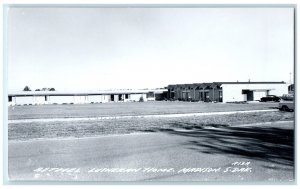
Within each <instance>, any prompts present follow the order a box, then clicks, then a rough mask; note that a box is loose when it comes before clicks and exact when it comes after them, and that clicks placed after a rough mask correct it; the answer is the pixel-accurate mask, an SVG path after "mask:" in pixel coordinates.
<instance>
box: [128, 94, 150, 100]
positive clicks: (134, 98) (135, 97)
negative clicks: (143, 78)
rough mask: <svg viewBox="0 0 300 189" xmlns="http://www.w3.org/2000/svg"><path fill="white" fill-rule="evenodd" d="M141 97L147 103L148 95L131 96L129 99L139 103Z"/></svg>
mask: <svg viewBox="0 0 300 189" xmlns="http://www.w3.org/2000/svg"><path fill="white" fill-rule="evenodd" d="M141 96H142V97H143V98H144V101H147V95H146V94H130V95H129V99H130V101H136V102H138V101H139V100H140V98H141Z"/></svg>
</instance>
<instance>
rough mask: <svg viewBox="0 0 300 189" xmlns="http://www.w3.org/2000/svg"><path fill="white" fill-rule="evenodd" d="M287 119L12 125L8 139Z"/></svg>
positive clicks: (247, 116) (289, 116) (267, 115)
mask: <svg viewBox="0 0 300 189" xmlns="http://www.w3.org/2000/svg"><path fill="white" fill-rule="evenodd" d="M285 120H294V113H292V112H280V111H276V112H260V113H238V114H233V115H214V116H193V117H181V118H179V117H176V118H137V119H116V120H93V121H70V122H42V123H41V122H32V123H12V124H9V125H8V139H9V140H30V139H37V138H65V137H75V138H77V137H89V136H101V135H109V134H128V133H136V132H153V131H155V130H159V129H174V128H183V129H193V128H199V127H203V126H204V127H205V126H208V127H211V126H214V127H217V126H225V127H227V126H228V127H229V126H232V125H241V124H249V123H257V122H272V121H285Z"/></svg>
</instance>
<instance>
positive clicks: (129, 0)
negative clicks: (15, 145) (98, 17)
mask: <svg viewBox="0 0 300 189" xmlns="http://www.w3.org/2000/svg"><path fill="white" fill-rule="evenodd" d="M170 3H172V4H177V5H180V4H181V5H182V4H184V5H189V4H206V5H213V4H221V5H229V4H239V5H243V4H244V5H251V4H257V5H265V4H273V5H274V4H295V5H298V1H297V0H225V1H224V0H187V1H184V0H172V1H168V0H142V1H141V0H140V1H139V0H126V1H122V0H2V1H1V4H2V9H1V13H0V14H1V17H2V18H1V25H2V30H1V34H2V36H3V5H4V4H22V5H23V4H170ZM297 11H298V10H297ZM299 20H300V19H298V18H297V19H296V21H297V26H299ZM3 40H4V39H3V37H1V42H2V43H1V44H3V42H4V41H3ZM297 43H298V38H297ZM0 53H1V54H0V57H3V45H2V50H1V52H0ZM297 54H299V48H297V52H296V55H297ZM0 69H1V72H2V73H3V71H4V70H3V59H2V64H1V66H0ZM298 71H299V70H298V66H296V70H295V72H296V73H298ZM0 80H1V81H0V83H1V86H2V87H1V94H0V103H1V104H2V105H3V103H4V101H3V98H4V96H3V92H4V91H3V82H4V80H3V77H1V79H0ZM296 80H297V78H296ZM298 87H299V82H297V85H296V90H297V88H298ZM297 91H298V90H297ZM296 105H297V107H299V106H298V105H299V104H298V100H297V103H296ZM298 115H299V113H298V111H297V115H296V123H297V120H298ZM3 118H4V117H3V108H1V110H0V120H1V123H3ZM296 126H297V125H296ZM0 135H1V136H3V125H2V127H1V129H0ZM296 136H299V129H297V133H296ZM0 141H1V142H0V145H1V146H3V140H0ZM297 141H298V140H297ZM296 145H297V151H296V152H297V154H296V155H297V156H296V157H299V145H298V144H296ZM0 149H1V161H0V167H1V168H2V169H3V148H2V147H1V148H0ZM298 159H299V158H298ZM296 172H297V175H296V176H297V177H296V182H297V185H299V183H298V179H297V178H298V173H299V166H298V165H297V171H296ZM0 178H1V180H2V178H3V171H0ZM2 184H3V183H2ZM249 184H250V185H242V186H241V185H234V186H231V185H225V186H224V185H217V186H214V187H222V188H240V187H243V188H253V187H255V188H256V187H259V186H256V185H255V186H253V185H251V183H249ZM297 185H289V186H283V185H266V186H260V187H263V188H265V187H272V188H273V189H276V188H283V187H284V188H296V187H298V186H297ZM17 187H22V188H23V187H25V188H40V187H45V188H52V187H59V188H60V187H61V188H65V187H67V188H68V187H72V188H79V187H80V188H81V187H82V185H76V186H74V185H73V186H72V185H62V186H54V185H48V186H44V185H43V186H40V185H34V186H31V185H26V186H18V185H5V186H4V188H17ZM84 187H86V186H84ZM89 187H99V186H95V185H90V186H89ZM100 187H103V185H101V186H100ZM105 187H106V188H118V187H122V188H123V187H125V188H140V187H141V186H139V185H134V186H132V185H126V186H122V185H112V186H105ZM143 187H144V188H149V187H157V186H153V185H146V186H143ZM160 187H164V188H165V187H167V186H165V185H163V186H160ZM168 187H172V188H178V187H183V185H169V186H168ZM184 187H186V186H184ZM188 187H191V188H194V187H197V188H198V187H204V188H206V187H211V186H210V185H200V186H199V185H192V186H191V185H189V186H188Z"/></svg>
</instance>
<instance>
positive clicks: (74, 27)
mask: <svg viewBox="0 0 300 189" xmlns="http://www.w3.org/2000/svg"><path fill="white" fill-rule="evenodd" d="M293 17H294V15H293V9H292V8H10V9H9V12H8V28H7V29H8V89H9V91H16V90H22V89H23V88H24V87H25V86H26V85H28V86H29V87H30V88H31V89H33V90H35V89H37V88H43V87H54V88H56V89H57V90H79V91H81V90H82V91H84V90H98V89H115V88H118V89H127V88H157V87H165V86H167V85H168V84H177V83H200V82H214V81H237V80H239V81H248V79H250V80H251V81H287V82H288V81H289V80H290V74H289V73H290V72H292V73H293V65H294V59H293V57H294V46H293V44H294V43H293V40H294V38H293V35H294V28H293V27H294V25H293V23H294V20H293Z"/></svg>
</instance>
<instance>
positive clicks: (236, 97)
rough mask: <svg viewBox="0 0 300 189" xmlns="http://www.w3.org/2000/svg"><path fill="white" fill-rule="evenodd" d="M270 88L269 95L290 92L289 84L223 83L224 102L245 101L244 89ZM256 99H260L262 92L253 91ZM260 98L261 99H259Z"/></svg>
mask: <svg viewBox="0 0 300 189" xmlns="http://www.w3.org/2000/svg"><path fill="white" fill-rule="evenodd" d="M247 89H249V90H264V89H265V90H269V89H270V91H269V95H277V96H282V95H283V94H287V93H288V85H287V84H223V85H222V90H223V102H232V101H245V99H244V98H245V97H244V96H245V95H243V94H242V90H247ZM253 95H254V100H259V99H260V98H259V97H260V96H262V92H261V91H260V92H255V91H254V93H253ZM258 98H259V99H258Z"/></svg>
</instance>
